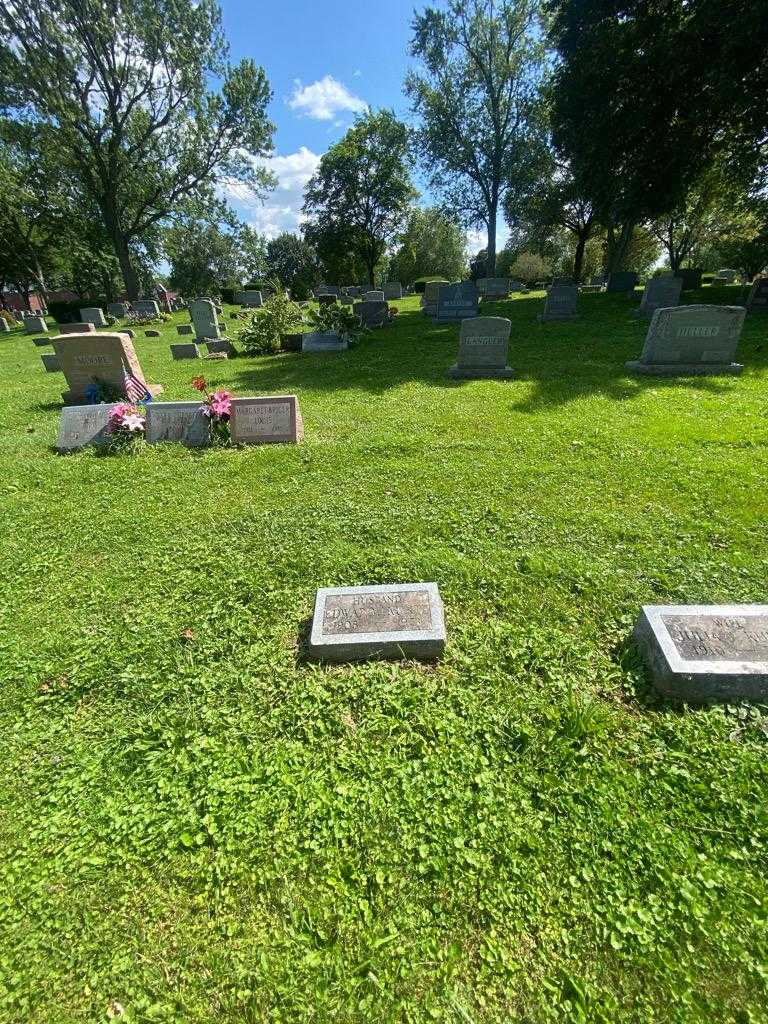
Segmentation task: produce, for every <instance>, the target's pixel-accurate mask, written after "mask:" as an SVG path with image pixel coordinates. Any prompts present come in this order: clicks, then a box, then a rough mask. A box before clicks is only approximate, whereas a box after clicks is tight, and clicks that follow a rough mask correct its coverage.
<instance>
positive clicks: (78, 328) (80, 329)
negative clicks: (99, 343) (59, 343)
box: [59, 324, 96, 334]
mask: <svg viewBox="0 0 768 1024" xmlns="http://www.w3.org/2000/svg"><path fill="white" fill-rule="evenodd" d="M95 330H96V325H95V324H59V334H93V333H94V332H95Z"/></svg>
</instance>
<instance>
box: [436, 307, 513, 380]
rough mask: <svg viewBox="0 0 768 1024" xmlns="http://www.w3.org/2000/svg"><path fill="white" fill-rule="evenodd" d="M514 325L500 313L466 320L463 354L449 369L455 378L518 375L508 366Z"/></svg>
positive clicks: (460, 345) (463, 323) (461, 346)
mask: <svg viewBox="0 0 768 1024" xmlns="http://www.w3.org/2000/svg"><path fill="white" fill-rule="evenodd" d="M511 328H512V324H511V322H510V321H509V320H506V319H505V318H504V317H500V316H481V317H477V318H476V319H474V320H464V321H463V322H462V325H461V333H460V335H459V357H458V359H457V361H456V363H455V364H454V365H453V366H452V367H451V368H450V369H449V370H448V371H447V373H446V377H450V378H451V379H453V380H474V379H479V380H483V379H485V378H490V379H493V378H498V379H502V380H503V379H505V378H508V377H513V376H514V370H512V369H510V367H509V366H507V353H508V350H509V332H510V330H511Z"/></svg>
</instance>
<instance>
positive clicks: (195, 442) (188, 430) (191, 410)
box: [147, 402, 211, 448]
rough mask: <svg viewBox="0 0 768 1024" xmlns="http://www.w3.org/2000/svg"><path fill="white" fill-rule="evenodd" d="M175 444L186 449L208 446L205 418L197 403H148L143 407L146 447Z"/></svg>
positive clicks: (207, 430)
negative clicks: (170, 442) (144, 412)
mask: <svg viewBox="0 0 768 1024" xmlns="http://www.w3.org/2000/svg"><path fill="white" fill-rule="evenodd" d="M163 441H175V442H177V443H179V444H183V445H186V447H187V448H204V447H205V446H206V445H208V444H210V441H211V432H210V424H209V421H208V417H207V416H206V415H205V414H204V412H203V411H202V405H201V403H200V402H150V403H149V405H147V444H160V443H161V442H163Z"/></svg>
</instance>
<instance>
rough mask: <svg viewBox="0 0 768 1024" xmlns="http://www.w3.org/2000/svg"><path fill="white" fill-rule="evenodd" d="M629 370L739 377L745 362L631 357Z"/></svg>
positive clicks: (656, 374)
mask: <svg viewBox="0 0 768 1024" xmlns="http://www.w3.org/2000/svg"><path fill="white" fill-rule="evenodd" d="M624 366H625V367H626V369H627V370H630V371H631V372H632V373H639V374H642V375H643V376H644V377H738V376H739V375H740V374H741V373H742V371H743V370H744V364H743V363H641V362H640V360H639V359H630V360H629V361H628V362H626V363H624Z"/></svg>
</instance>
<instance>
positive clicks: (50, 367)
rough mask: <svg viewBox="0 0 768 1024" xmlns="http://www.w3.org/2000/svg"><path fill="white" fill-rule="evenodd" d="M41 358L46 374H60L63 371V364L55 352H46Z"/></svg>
mask: <svg viewBox="0 0 768 1024" xmlns="http://www.w3.org/2000/svg"><path fill="white" fill-rule="evenodd" d="M40 358H41V359H42V360H43V366H44V367H45V372H46V373H59V372H60V371H61V364H60V363H59V360H58V359H57V358H56V356H55V355H54V354H53V352H46V353H45V355H42V356H40Z"/></svg>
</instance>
